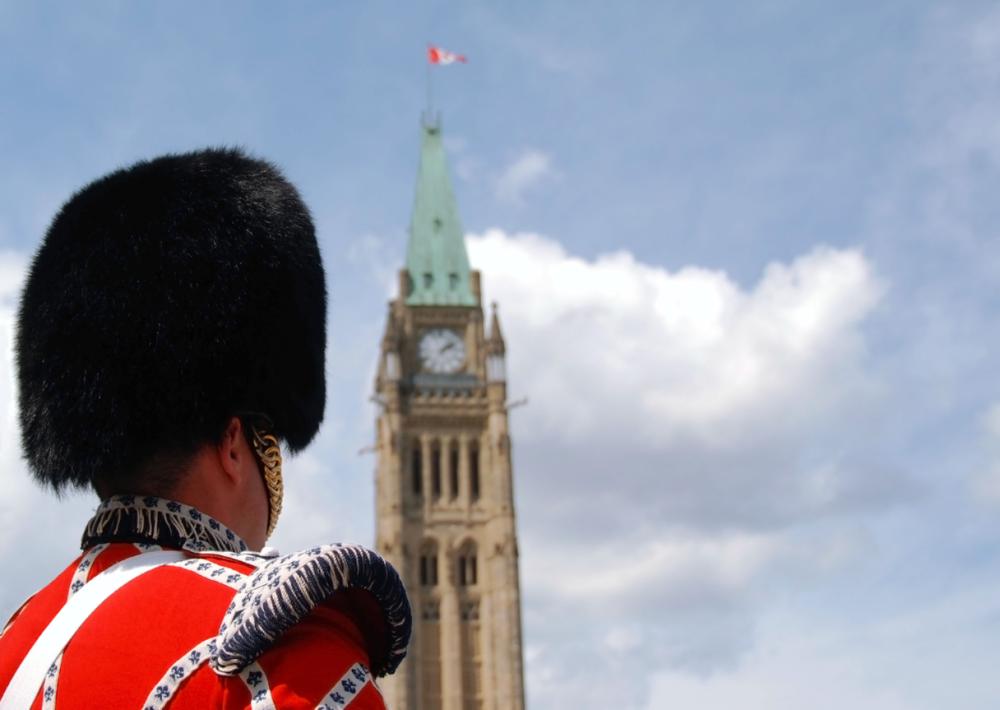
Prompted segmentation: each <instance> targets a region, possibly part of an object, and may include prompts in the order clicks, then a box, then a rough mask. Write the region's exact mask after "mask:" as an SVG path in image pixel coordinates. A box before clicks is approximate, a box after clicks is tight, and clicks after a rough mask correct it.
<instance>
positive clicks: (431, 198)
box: [406, 120, 476, 306]
mask: <svg viewBox="0 0 1000 710" xmlns="http://www.w3.org/2000/svg"><path fill="white" fill-rule="evenodd" d="M421 129H422V134H423V137H422V140H421V146H420V169H419V171H418V173H417V194H416V198H415V199H414V202H413V216H412V218H411V219H410V242H409V245H408V246H407V249H406V269H407V271H409V273H410V283H411V284H412V291H411V292H410V295H409V296H408V297H407V299H406V303H407V304H408V305H411V306H440V305H455V306H475V305H476V298H475V296H473V295H472V290H471V288H470V285H469V255H468V253H467V252H466V250H465V239H464V237H463V232H462V224H461V222H460V221H459V218H458V206H457V205H456V203H455V194H454V192H452V189H451V179H450V178H449V177H448V161H447V159H446V157H445V153H444V144H443V143H442V140H441V124H440V121H434V122H431V121H428V120H424V121H422V122H421Z"/></svg>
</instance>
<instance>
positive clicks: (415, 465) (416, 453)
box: [410, 439, 424, 495]
mask: <svg viewBox="0 0 1000 710" xmlns="http://www.w3.org/2000/svg"><path fill="white" fill-rule="evenodd" d="M422 453H423V452H422V451H421V450H420V439H414V440H413V451H412V454H411V460H410V463H411V465H410V472H411V474H412V476H413V492H414V493H415V494H416V495H420V491H421V489H422V486H423V477H424V470H423V469H424V465H423V456H422Z"/></svg>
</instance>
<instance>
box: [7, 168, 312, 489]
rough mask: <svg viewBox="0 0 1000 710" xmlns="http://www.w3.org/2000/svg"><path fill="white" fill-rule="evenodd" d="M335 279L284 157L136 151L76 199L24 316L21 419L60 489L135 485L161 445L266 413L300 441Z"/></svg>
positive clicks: (46, 244) (33, 460) (297, 444)
mask: <svg viewBox="0 0 1000 710" xmlns="http://www.w3.org/2000/svg"><path fill="white" fill-rule="evenodd" d="M325 346H326V285H325V280H324V274H323V266H322V263H321V261H320V253H319V246H318V245H317V243H316V236H315V231H314V229H313V224H312V220H311V218H310V216H309V212H308V210H307V208H306V206H305V205H304V204H303V202H302V199H301V198H300V197H299V194H298V192H297V191H296V190H295V188H294V187H293V186H292V185H291V184H290V183H289V182H288V181H287V180H286V179H285V178H284V177H283V176H282V174H281V173H280V172H279V171H278V169H277V168H275V167H274V166H273V165H271V164H269V163H266V162H264V161H261V160H257V159H254V158H251V157H249V156H247V155H246V154H244V153H243V152H241V151H239V150H234V149H209V150H202V151H197V152H192V153H186V154H181V155H166V156H163V157H160V158H156V159H154V160H150V161H143V162H139V163H137V164H135V165H133V166H131V167H128V168H125V169H122V170H118V171H116V172H113V173H111V174H110V175H107V176H105V177H103V178H100V179H99V180H97V181H95V182H93V183H91V184H90V185H88V186H86V187H85V188H83V189H82V190H80V191H79V192H78V193H77V194H76V195H74V196H73V197H72V198H71V199H70V200H69V202H67V203H66V204H65V205H64V206H63V208H62V210H61V211H60V212H59V214H58V215H57V216H56V218H55V220H54V221H53V222H52V225H51V227H49V230H48V232H47V234H46V235H45V239H44V241H43V243H42V245H41V247H40V248H39V250H38V252H37V254H36V255H35V258H34V261H33V263H32V265H31V269H30V272H29V274H28V278H27V281H26V284H25V287H24V292H23V295H22V299H21V306H20V312H19V315H18V323H17V369H18V384H19V389H20V393H19V394H20V420H21V435H22V443H23V448H24V453H25V456H26V458H27V460H28V463H29V465H30V467H31V470H32V472H33V474H34V476H35V477H36V478H37V479H38V480H39V481H41V482H42V483H44V484H47V485H49V486H51V487H52V488H54V489H55V490H56V491H59V490H61V489H63V488H65V487H67V486H69V487H84V486H87V485H94V486H95V487H96V486H97V485H98V484H99V483H101V482H106V481H113V482H115V485H118V486H121V485H125V486H128V485H131V484H135V486H134V490H139V489H141V484H142V483H143V482H142V481H141V480H134V479H135V477H138V476H140V475H141V474H140V473H139V471H141V470H142V469H143V467H144V466H145V465H146V463H147V462H148V461H150V460H151V459H152V458H153V457H158V456H161V455H163V454H171V455H172V454H177V453H182V454H183V453H189V452H193V451H194V450H195V449H196V448H197V447H198V446H199V445H200V444H203V443H206V442H212V441H217V440H218V439H219V438H220V437H221V435H222V433H223V431H224V429H225V425H226V423H227V421H228V420H229V418H230V417H232V416H234V415H242V413H248V414H251V413H252V414H254V415H264V416H266V417H267V418H268V419H269V420H270V424H271V425H272V426H271V429H272V430H273V432H274V433H275V434H276V435H277V436H278V437H279V438H281V439H283V440H284V441H285V442H286V444H287V446H288V448H289V449H290V450H291V451H293V452H294V451H296V450H299V449H301V448H302V447H304V446H306V444H308V443H309V442H310V440H311V439H312V438H313V436H314V435H315V434H316V431H317V429H318V428H319V425H320V422H321V421H322V419H323V407H324V403H325V400H326V391H325V375H324V354H325Z"/></svg>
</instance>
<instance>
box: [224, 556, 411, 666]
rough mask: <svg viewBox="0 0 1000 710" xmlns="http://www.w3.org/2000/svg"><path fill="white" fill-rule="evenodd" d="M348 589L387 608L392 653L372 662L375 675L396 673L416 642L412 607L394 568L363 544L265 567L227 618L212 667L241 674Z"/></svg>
mask: <svg viewBox="0 0 1000 710" xmlns="http://www.w3.org/2000/svg"><path fill="white" fill-rule="evenodd" d="M346 589H363V590H365V591H367V592H370V593H371V594H372V596H373V597H374V598H375V601H376V602H378V604H379V606H380V607H381V609H382V613H383V616H384V620H385V627H386V629H387V634H388V639H387V643H386V648H388V652H387V653H386V655H385V658H383V659H374V658H373V659H371V663H372V666H373V668H372V672H373V673H374V674H375V675H376V676H383V675H386V674H388V673H392V672H393V671H394V670H396V667H397V666H399V664H400V662H402V660H403V657H404V656H405V655H406V645H407V643H408V642H409V640H410V629H411V624H412V620H411V618H410V603H409V601H408V600H407V598H406V590H405V588H404V587H403V582H402V580H400V578H399V574H398V573H397V572H396V570H395V569H394V568H393V567H392V565H390V564H389V563H388V562H386V561H385V560H384V559H382V558H381V557H380V556H379V555H377V554H375V553H374V552H372V551H371V550H368V549H366V548H364V547H361V546H357V545H322V546H320V547H313V548H311V549H309V550H304V551H302V552H296V553H294V554H291V555H285V556H283V557H277V558H274V559H271V560H268V561H266V562H264V563H263V564H261V565H260V566H259V567H258V569H257V571H256V572H254V573H253V574H252V575H251V576H249V577H248V578H247V579H246V580H245V581H244V582H243V584H242V585H240V587H239V589H238V590H237V592H236V596H235V597H233V602H232V604H230V605H229V608H228V609H227V610H226V614H225V616H223V619H222V624H221V625H220V627H219V636H218V639H217V644H216V649H215V653H214V654H213V656H212V661H211V663H212V668H213V669H214V670H215V672H216V673H218V674H219V675H226V676H231V675H236V674H238V673H239V672H240V671H241V670H242V669H243V668H245V667H246V666H247V665H249V664H250V663H252V662H253V661H254V660H255V659H256V658H257V657H258V656H260V655H261V654H262V653H263V652H264V651H266V650H267V649H268V648H270V647H271V646H272V645H273V644H274V643H275V641H277V639H278V638H280V637H281V635H282V634H283V633H284V632H285V631H287V630H288V629H289V628H290V627H292V626H293V625H295V624H296V623H298V622H299V621H300V620H301V619H302V618H303V617H305V616H306V615H307V614H309V613H310V612H311V611H312V610H313V609H314V608H315V607H316V606H318V605H319V604H322V603H323V602H324V601H326V600H327V599H329V598H330V597H331V596H332V595H333V594H335V593H336V592H338V591H342V590H346Z"/></svg>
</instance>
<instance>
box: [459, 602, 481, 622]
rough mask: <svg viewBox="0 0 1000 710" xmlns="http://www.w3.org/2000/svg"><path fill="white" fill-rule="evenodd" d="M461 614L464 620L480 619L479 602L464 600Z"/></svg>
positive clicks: (460, 610)
mask: <svg viewBox="0 0 1000 710" xmlns="http://www.w3.org/2000/svg"><path fill="white" fill-rule="evenodd" d="M459 614H460V615H461V617H462V621H479V602H477V601H471V602H462V606H461V607H459Z"/></svg>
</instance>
